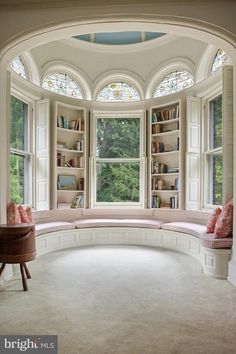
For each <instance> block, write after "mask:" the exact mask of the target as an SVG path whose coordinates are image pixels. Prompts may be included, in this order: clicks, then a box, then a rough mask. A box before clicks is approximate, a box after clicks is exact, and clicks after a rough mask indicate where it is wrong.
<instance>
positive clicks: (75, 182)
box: [51, 102, 87, 209]
mask: <svg viewBox="0 0 236 354" xmlns="http://www.w3.org/2000/svg"><path fill="white" fill-rule="evenodd" d="M52 114H53V118H54V119H52V126H51V131H52V135H53V141H52V145H53V146H52V154H51V155H52V156H51V161H52V162H53V173H52V181H51V182H52V186H53V188H52V190H53V192H52V196H51V200H52V208H53V209H70V208H85V207H86V194H87V193H86V190H87V185H86V184H87V183H86V181H87V177H86V169H87V168H86V167H87V166H86V165H87V153H86V111H85V109H84V108H82V107H78V106H72V105H69V104H65V103H62V102H54V107H53V112H52Z"/></svg>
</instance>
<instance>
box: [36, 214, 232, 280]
mask: <svg viewBox="0 0 236 354" xmlns="http://www.w3.org/2000/svg"><path fill="white" fill-rule="evenodd" d="M54 226H55V229H53V227H54ZM36 235H37V237H36V247H37V255H38V256H40V255H43V254H46V253H49V252H53V251H56V250H59V249H64V248H70V247H79V246H90V245H101V244H102V245H120V244H122V245H141V246H153V247H163V248H167V249H171V250H176V251H179V252H183V253H185V254H188V255H190V256H193V257H195V258H196V259H198V260H199V261H200V263H201V265H202V267H203V273H204V274H207V275H210V276H213V277H216V278H222V279H226V278H227V275H228V261H229V259H230V255H231V249H230V248H231V246H232V238H227V239H213V235H211V234H206V233H205V226H204V225H201V224H197V223H186V222H172V223H163V222H161V221H158V220H156V219H154V218H150V219H147V218H146V219H140V218H139V219H137V218H136V219H120V218H117V219H109V218H108V219H104V218H103V219H101V218H98V219H95V218H82V219H79V220H77V221H66V222H59V221H57V222H47V223H41V224H36Z"/></svg>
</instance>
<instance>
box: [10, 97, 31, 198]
mask: <svg viewBox="0 0 236 354" xmlns="http://www.w3.org/2000/svg"><path fill="white" fill-rule="evenodd" d="M28 132H29V120H28V105H27V104H26V103H24V102H22V101H21V100H19V99H18V98H16V97H14V96H11V130H10V199H11V201H12V202H15V203H20V204H26V203H29V202H30V178H29V176H30V162H31V154H30V153H29V141H28V136H29V134H28Z"/></svg>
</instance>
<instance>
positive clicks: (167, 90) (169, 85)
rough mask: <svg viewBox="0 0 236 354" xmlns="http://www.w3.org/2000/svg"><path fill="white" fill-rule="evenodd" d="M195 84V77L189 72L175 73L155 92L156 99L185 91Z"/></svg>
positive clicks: (164, 80)
mask: <svg viewBox="0 0 236 354" xmlns="http://www.w3.org/2000/svg"><path fill="white" fill-rule="evenodd" d="M193 84H194V81H193V77H192V75H191V74H190V73H188V72H187V71H173V72H171V73H170V74H168V75H167V76H165V77H164V79H163V80H162V81H161V83H160V84H159V85H158V86H157V88H156V89H155V90H154V94H153V96H154V97H159V96H166V95H170V94H171V93H174V92H178V91H181V90H184V89H185V88H187V87H190V86H192V85H193Z"/></svg>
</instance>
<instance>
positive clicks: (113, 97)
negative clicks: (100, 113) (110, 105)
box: [97, 82, 140, 102]
mask: <svg viewBox="0 0 236 354" xmlns="http://www.w3.org/2000/svg"><path fill="white" fill-rule="evenodd" d="M139 100H140V96H139V93H138V91H137V90H136V88H135V87H133V86H132V85H130V84H127V83H126V82H111V83H110V84H108V85H107V86H105V87H103V89H102V90H101V91H99V93H98V95H97V101H101V102H121V101H123V102H124V101H126V102H127V101H139Z"/></svg>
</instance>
